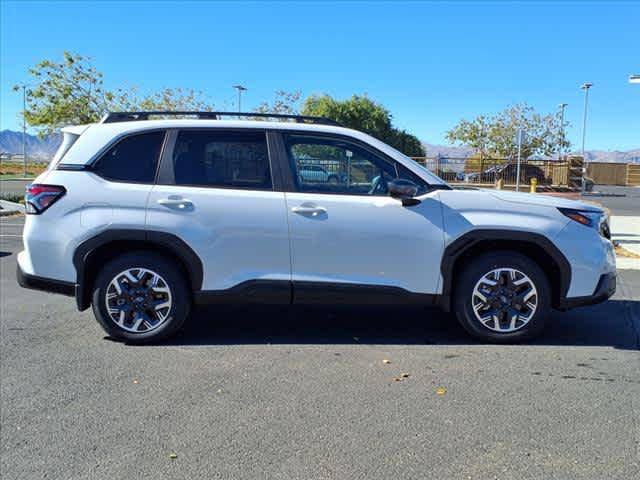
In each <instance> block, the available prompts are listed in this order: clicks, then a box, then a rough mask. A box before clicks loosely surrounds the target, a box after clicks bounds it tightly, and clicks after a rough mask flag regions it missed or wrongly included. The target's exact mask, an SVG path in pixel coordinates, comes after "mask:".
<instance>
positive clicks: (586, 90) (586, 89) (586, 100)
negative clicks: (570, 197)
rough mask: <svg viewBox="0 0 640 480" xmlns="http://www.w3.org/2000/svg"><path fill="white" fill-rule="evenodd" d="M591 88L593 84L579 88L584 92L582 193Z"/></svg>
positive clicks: (585, 168) (584, 84)
mask: <svg viewBox="0 0 640 480" xmlns="http://www.w3.org/2000/svg"><path fill="white" fill-rule="evenodd" d="M591 87H593V83H583V84H582V86H581V87H580V88H581V89H582V90H584V114H583V116H582V191H583V192H584V186H585V183H584V174H585V172H586V170H587V167H586V164H587V161H586V158H585V156H584V141H585V138H586V136H587V108H588V106H589V89H590V88H591Z"/></svg>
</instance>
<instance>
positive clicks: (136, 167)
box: [93, 131, 164, 183]
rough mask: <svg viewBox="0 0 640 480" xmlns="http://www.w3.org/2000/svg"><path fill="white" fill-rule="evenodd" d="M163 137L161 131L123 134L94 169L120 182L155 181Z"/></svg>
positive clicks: (105, 176)
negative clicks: (124, 136) (124, 135)
mask: <svg viewBox="0 0 640 480" xmlns="http://www.w3.org/2000/svg"><path fill="white" fill-rule="evenodd" d="M163 140H164V132H162V131H161V132H150V133H141V134H138V135H131V136H129V137H126V138H123V139H122V140H120V141H119V142H118V143H116V144H115V145H114V146H113V147H111V148H110V149H109V151H108V152H107V153H105V154H104V155H103V156H102V157H100V160H98V162H97V163H96V165H95V167H94V169H93V171H94V172H95V173H96V174H98V175H100V176H101V177H104V178H106V179H108V180H114V181H117V182H131V183H153V179H154V177H155V174H156V166H157V165H158V158H159V157H160V150H161V149H162V141H163Z"/></svg>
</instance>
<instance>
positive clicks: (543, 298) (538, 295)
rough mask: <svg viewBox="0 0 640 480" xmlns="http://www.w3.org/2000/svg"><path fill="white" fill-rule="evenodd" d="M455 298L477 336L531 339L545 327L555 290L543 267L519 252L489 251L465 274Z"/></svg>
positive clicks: (495, 339)
mask: <svg viewBox="0 0 640 480" xmlns="http://www.w3.org/2000/svg"><path fill="white" fill-rule="evenodd" d="M458 278H459V279H460V281H459V284H458V285H457V288H456V290H455V295H454V302H455V308H456V314H457V316H458V320H459V321H460V323H461V324H462V326H463V327H464V328H465V329H466V330H467V331H468V332H469V333H470V334H471V335H473V336H475V337H478V338H481V339H483V340H487V341H490V342H496V343H510V342H519V341H523V340H528V339H531V338H533V337H535V336H536V335H538V334H539V333H540V332H541V331H542V329H543V328H544V324H545V320H546V318H547V316H548V315H549V312H550V310H551V290H550V287H549V281H548V279H547V277H546V275H545V273H544V272H543V271H542V269H541V268H540V267H539V266H538V265H537V264H536V263H535V262H534V261H533V260H531V259H530V258H528V257H526V256H524V255H522V254H519V253H517V252H508V251H503V252H495V253H487V254H484V255H482V256H480V257H478V258H477V259H475V260H474V261H472V262H471V263H470V264H469V265H468V266H467V267H466V268H464V270H463V271H462V272H460V274H459V275H458Z"/></svg>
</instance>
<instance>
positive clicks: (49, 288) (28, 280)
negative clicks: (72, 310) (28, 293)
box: [16, 264, 76, 297]
mask: <svg viewBox="0 0 640 480" xmlns="http://www.w3.org/2000/svg"><path fill="white" fill-rule="evenodd" d="M16 277H17V279H18V284H19V285H20V286H21V287H23V288H30V289H32V290H41V291H44V292H50V293H59V294H61V295H66V296H69V297H75V295H76V284H75V283H71V282H65V281H63V280H55V279H53V278H45V277H39V276H37V275H30V274H28V273H25V272H24V271H22V268H20V264H18V266H17V268H16Z"/></svg>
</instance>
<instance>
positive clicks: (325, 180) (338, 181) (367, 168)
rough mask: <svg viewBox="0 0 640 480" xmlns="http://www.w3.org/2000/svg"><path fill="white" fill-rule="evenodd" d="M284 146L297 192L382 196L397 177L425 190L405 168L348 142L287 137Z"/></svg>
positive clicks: (323, 138)
mask: <svg viewBox="0 0 640 480" xmlns="http://www.w3.org/2000/svg"><path fill="white" fill-rule="evenodd" d="M285 143H286V148H287V153H288V155H289V163H290V165H291V169H292V171H293V174H294V181H295V182H296V185H297V189H298V191H300V192H314V193H335V194H347V195H379V196H384V195H388V188H387V183H388V182H389V181H391V180H394V179H396V178H406V179H407V180H411V181H413V182H416V180H417V181H418V182H420V183H419V186H421V185H422V186H424V188H423V189H424V190H426V184H425V182H424V181H422V180H421V179H419V178H418V177H417V175H414V174H411V172H409V170H408V169H406V168H404V167H402V166H401V165H399V166H397V165H396V164H395V162H392V161H389V160H387V159H386V158H383V157H382V156H378V155H376V154H374V153H372V152H370V151H369V150H366V149H364V148H362V147H360V146H359V145H357V144H355V143H351V142H349V141H347V140H343V139H341V138H331V137H320V136H317V137H316V136H307V135H297V134H289V135H287V136H286V137H285ZM407 176H409V177H408V178H407ZM421 189H422V188H421Z"/></svg>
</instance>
